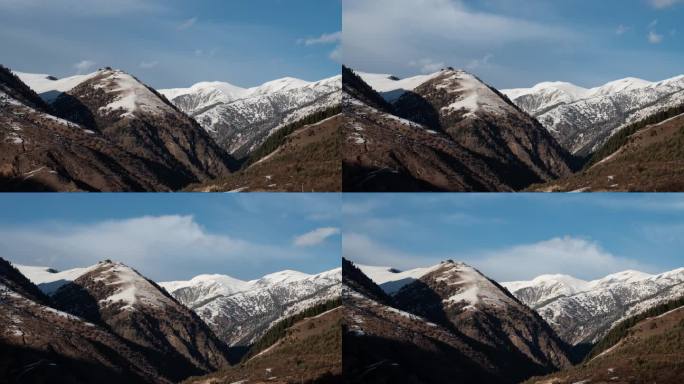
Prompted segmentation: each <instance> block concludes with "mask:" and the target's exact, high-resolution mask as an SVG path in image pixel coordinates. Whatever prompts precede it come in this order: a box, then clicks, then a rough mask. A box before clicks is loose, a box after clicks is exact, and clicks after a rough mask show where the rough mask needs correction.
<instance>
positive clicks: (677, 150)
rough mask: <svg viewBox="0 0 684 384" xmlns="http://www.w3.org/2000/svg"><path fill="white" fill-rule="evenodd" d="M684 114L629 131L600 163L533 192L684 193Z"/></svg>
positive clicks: (663, 117) (668, 115) (601, 153)
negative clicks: (683, 191)
mask: <svg viewBox="0 0 684 384" xmlns="http://www.w3.org/2000/svg"><path fill="white" fill-rule="evenodd" d="M683 111H684V107H677V108H675V109H672V110H670V112H668V113H661V114H657V115H653V116H651V117H650V118H649V119H646V120H644V121H643V122H642V123H640V124H635V125H634V126H630V127H627V128H625V129H624V131H621V132H619V133H617V134H616V135H615V136H614V137H612V138H611V139H610V140H609V141H607V142H606V144H605V145H604V147H602V148H601V149H600V150H599V151H598V152H596V153H595V154H594V156H593V157H592V159H596V160H594V161H593V162H592V163H590V164H589V165H588V166H587V167H586V168H585V169H584V170H583V171H581V172H579V173H576V174H574V175H572V176H570V177H567V178H561V179H559V180H556V181H553V182H549V183H547V184H542V185H535V186H532V187H531V188H530V189H531V190H534V191H546V192H565V191H582V192H596V191H640V192H669V191H682V190H684V115H682V114H681V113H682V112H683ZM673 115H674V116H673ZM651 121H653V123H650V122H651Z"/></svg>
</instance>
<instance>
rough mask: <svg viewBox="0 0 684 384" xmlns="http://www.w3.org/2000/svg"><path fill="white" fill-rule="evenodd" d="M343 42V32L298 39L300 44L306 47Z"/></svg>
mask: <svg viewBox="0 0 684 384" xmlns="http://www.w3.org/2000/svg"><path fill="white" fill-rule="evenodd" d="M341 40H342V31H337V32H333V33H324V34H322V35H320V36H317V37H307V38H303V39H298V40H297V43H298V44H304V45H306V46H310V45H318V44H337V43H339V42H340V41H341Z"/></svg>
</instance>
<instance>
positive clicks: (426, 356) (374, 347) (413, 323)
mask: <svg viewBox="0 0 684 384" xmlns="http://www.w3.org/2000/svg"><path fill="white" fill-rule="evenodd" d="M342 270H343V274H344V288H343V293H342V300H343V302H344V303H345V306H344V321H343V342H342V350H343V356H344V359H343V361H342V364H343V371H344V373H345V380H346V382H348V383H392V382H402V383H410V384H413V383H416V384H417V383H443V382H444V381H445V380H446V379H447V378H453V377H458V378H459V379H460V380H462V381H464V382H486V383H513V380H511V379H507V378H505V376H504V373H502V372H501V371H500V370H499V369H498V367H496V366H495V365H494V364H493V363H492V362H491V361H490V360H489V359H488V357H487V355H486V354H484V353H482V352H481V351H479V350H478V349H477V348H476V346H472V345H471V343H470V342H469V341H468V340H467V338H465V337H463V336H462V335H460V334H458V333H455V332H452V330H450V329H447V328H446V327H443V326H441V325H438V324H435V323H432V322H430V321H428V320H427V319H424V318H422V317H420V316H416V315H413V314H410V313H407V312H404V311H401V310H399V309H397V308H395V307H393V305H394V304H393V301H392V299H391V298H390V297H389V296H386V294H384V293H383V292H382V290H381V289H380V287H378V286H377V285H375V284H374V283H373V282H372V281H371V280H370V279H369V278H368V277H367V276H365V275H364V274H363V272H361V270H360V269H358V268H356V266H354V265H353V263H351V262H349V261H348V260H346V259H343V260H342Z"/></svg>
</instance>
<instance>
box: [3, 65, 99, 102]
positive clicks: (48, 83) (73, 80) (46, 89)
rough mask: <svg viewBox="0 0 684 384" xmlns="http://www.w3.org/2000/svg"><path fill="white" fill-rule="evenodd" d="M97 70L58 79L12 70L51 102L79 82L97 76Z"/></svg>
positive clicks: (44, 98)
mask: <svg viewBox="0 0 684 384" xmlns="http://www.w3.org/2000/svg"><path fill="white" fill-rule="evenodd" d="M98 73H99V71H98V72H93V73H90V74H87V75H75V76H70V77H65V78H63V79H58V78H56V77H55V76H51V75H46V74H36V73H24V72H16V71H15V72H14V74H15V75H17V77H19V79H20V80H21V81H23V82H24V83H25V84H26V85H28V86H29V87H30V88H31V89H33V90H34V91H35V92H36V93H37V94H38V95H39V96H40V97H41V98H42V99H43V100H45V101H46V102H47V103H52V102H53V101H55V99H57V97H58V96H59V95H61V94H62V93H65V92H69V91H70V90H72V89H74V88H75V87H77V86H78V85H79V84H81V83H83V82H85V81H88V80H90V79H92V78H93V77H95V76H97V74H98Z"/></svg>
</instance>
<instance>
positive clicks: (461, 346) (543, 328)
mask: <svg viewBox="0 0 684 384" xmlns="http://www.w3.org/2000/svg"><path fill="white" fill-rule="evenodd" d="M363 268H365V270H368V271H371V272H373V271H374V272H376V275H380V276H383V275H385V276H386V275H387V274H388V269H383V268H374V269H371V268H369V267H363ZM348 269H349V270H350V271H353V272H354V274H353V275H354V276H365V275H364V274H363V273H362V272H361V271H362V270H361V269H358V268H356V267H354V266H353V265H352V266H350V267H349V268H348ZM414 272H415V273H413V274H412V277H411V278H412V279H415V280H413V281H412V282H409V281H406V279H398V280H399V281H401V280H404V281H405V282H406V284H405V285H403V286H402V287H401V288H400V289H399V290H398V291H396V293H395V294H394V295H393V296H391V298H390V300H391V301H390V302H389V303H387V304H381V303H379V302H377V301H375V300H373V299H371V298H369V297H368V296H366V295H364V294H362V293H361V292H359V291H357V290H355V289H354V288H352V287H353V285H352V286H348V285H347V284H346V283H345V291H344V298H345V299H344V300H345V303H347V302H351V303H352V304H351V305H348V307H349V311H350V312H351V313H350V314H349V315H348V316H347V333H346V334H345V335H346V337H347V338H348V339H349V340H350V345H351V346H350V348H351V349H353V350H354V353H361V352H359V351H361V350H366V349H371V348H370V346H371V345H372V350H373V351H374V352H372V353H369V352H367V353H365V354H362V355H361V356H364V355H368V354H372V355H374V356H373V357H372V358H369V357H366V356H364V357H360V358H358V361H357V360H354V361H352V362H351V363H350V364H351V368H350V369H354V370H355V372H357V374H358V373H359V370H360V369H362V368H363V369H368V366H366V365H365V364H372V363H371V361H372V360H375V363H377V364H378V367H376V368H377V371H376V372H374V373H373V375H376V374H377V375H378V377H383V378H386V377H396V378H400V377H404V376H403V375H405V377H409V378H411V380H410V381H408V382H444V380H445V379H446V378H447V377H456V376H453V375H455V374H458V377H463V378H464V379H465V380H468V379H469V380H470V381H475V380H480V381H484V382H501V383H505V382H518V381H520V380H523V379H525V378H527V377H529V376H531V375H534V374H538V372H550V371H554V370H556V369H559V368H564V367H568V366H569V365H570V361H569V358H568V357H567V353H566V346H565V344H564V343H563V342H562V341H560V339H558V337H557V336H556V335H555V334H554V332H553V330H551V329H550V328H549V327H548V325H546V323H545V322H544V321H543V320H542V319H541V318H540V317H539V316H538V315H536V314H535V313H534V312H533V311H531V310H530V309H529V308H527V307H525V306H524V305H523V304H521V303H520V302H519V301H517V300H516V299H515V298H514V297H513V296H510V295H509V294H508V292H507V291H505V290H504V289H502V288H501V287H500V286H498V284H496V283H494V282H492V281H491V280H489V279H487V278H486V277H484V276H482V275H481V274H480V273H479V272H477V271H476V270H474V269H473V268H471V267H468V266H466V265H464V264H460V263H454V262H451V261H447V262H444V263H442V264H439V265H437V266H435V267H433V268H428V269H424V270H423V271H422V272H423V274H420V273H418V272H417V271H414ZM389 273H395V272H389ZM396 273H397V274H400V275H401V273H398V272H396ZM350 279H351V278H350ZM366 279H367V278H366ZM368 281H370V280H365V279H361V280H360V281H359V282H358V283H357V285H361V286H365V287H368ZM375 287H376V290H377V289H379V287H377V286H375ZM389 288H390V289H396V286H390V287H389ZM366 290H367V291H368V290H372V289H370V288H366ZM393 306H394V307H393ZM380 319H382V321H379V320H380ZM394 323H397V324H400V325H399V326H397V325H394ZM409 324H410V325H409ZM395 327H396V328H395ZM405 327H406V328H405ZM387 328H389V329H387ZM346 340H347V339H346V338H345V344H344V346H345V350H346V348H347V347H346ZM376 350H377V352H376ZM436 351H439V352H437V353H436ZM434 353H436V355H435V356H433V354H434ZM381 354H385V355H386V356H382V355H381ZM397 355H399V356H401V355H404V358H405V357H406V356H409V355H411V356H412V359H413V360H414V361H413V362H411V363H408V362H406V361H405V360H402V361H397V360H399V359H402V357H398V356H397ZM345 356H347V353H346V352H345ZM444 358H447V361H450V363H446V362H443V363H444V366H443V367H442V366H440V367H439V368H437V367H432V366H431V364H435V363H439V362H440V361H441V359H444ZM365 359H367V360H365ZM394 359H397V360H394ZM418 360H419V361H418ZM454 362H458V364H455V363H454ZM385 363H386V364H387V365H389V367H387V366H383V364H385ZM346 364H347V363H346V362H345V365H346ZM413 364H417V365H416V366H415V367H414V368H413V369H408V372H405V371H404V369H405V368H404V367H407V366H412V365H413ZM425 364H429V365H430V366H425ZM395 367H396V368H395ZM419 367H424V368H425V369H422V368H419ZM374 369H375V368H374ZM433 369H434V371H433ZM450 369H453V370H455V372H454V371H452V372H449V370H450ZM371 370H373V369H370V370H369V371H371ZM412 376H413V377H412ZM374 377H375V376H374ZM375 378H376V379H377V377H375ZM360 382H363V381H360Z"/></svg>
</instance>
